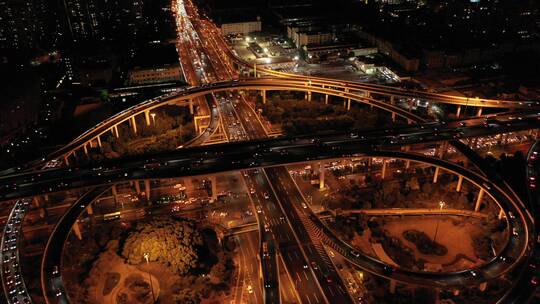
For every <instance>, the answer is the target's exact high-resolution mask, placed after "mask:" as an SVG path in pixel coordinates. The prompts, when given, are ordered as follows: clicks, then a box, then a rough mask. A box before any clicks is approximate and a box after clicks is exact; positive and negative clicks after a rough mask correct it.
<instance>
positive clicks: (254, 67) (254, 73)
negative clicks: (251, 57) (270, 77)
mask: <svg viewBox="0 0 540 304" xmlns="http://www.w3.org/2000/svg"><path fill="white" fill-rule="evenodd" d="M253 77H255V78H257V64H256V63H254V64H253Z"/></svg>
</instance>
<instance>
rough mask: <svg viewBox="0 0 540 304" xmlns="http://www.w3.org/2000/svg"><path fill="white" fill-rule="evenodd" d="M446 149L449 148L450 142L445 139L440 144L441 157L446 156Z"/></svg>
mask: <svg viewBox="0 0 540 304" xmlns="http://www.w3.org/2000/svg"><path fill="white" fill-rule="evenodd" d="M446 150H448V142H447V141H443V142H442V143H441V144H440V145H439V158H441V159H443V158H444V156H445V155H446Z"/></svg>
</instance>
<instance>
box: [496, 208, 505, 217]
mask: <svg viewBox="0 0 540 304" xmlns="http://www.w3.org/2000/svg"><path fill="white" fill-rule="evenodd" d="M503 217H504V210H502V209H501V210H499V216H497V218H498V219H499V220H501V219H502V218H503Z"/></svg>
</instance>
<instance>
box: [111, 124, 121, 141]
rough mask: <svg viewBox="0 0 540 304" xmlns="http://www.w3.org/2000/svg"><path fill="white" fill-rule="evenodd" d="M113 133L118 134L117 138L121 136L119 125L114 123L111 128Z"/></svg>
mask: <svg viewBox="0 0 540 304" xmlns="http://www.w3.org/2000/svg"><path fill="white" fill-rule="evenodd" d="M111 133H112V134H113V135H114V136H116V138H120V134H119V133H118V125H114V126H113V127H112V128H111Z"/></svg>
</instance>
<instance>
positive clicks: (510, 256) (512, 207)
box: [42, 147, 536, 303]
mask: <svg viewBox="0 0 540 304" xmlns="http://www.w3.org/2000/svg"><path fill="white" fill-rule="evenodd" d="M314 148H317V147H314ZM321 154H322V155H324V154H325V153H324V152H323V153H321ZM362 155H364V156H370V157H383V158H398V159H402V160H412V161H418V162H423V163H426V164H429V165H433V166H437V167H440V168H442V169H444V170H445V171H448V172H450V173H453V174H456V175H459V176H462V177H464V178H465V179H466V180H468V181H469V182H471V183H472V184H473V185H475V186H476V187H478V188H479V189H482V190H483V191H485V193H486V194H487V195H489V196H490V197H491V198H492V199H493V200H494V201H495V202H496V203H497V204H499V206H500V207H501V208H502V209H503V210H504V212H505V218H506V220H507V225H508V229H509V230H510V231H516V232H517V233H515V234H513V235H512V236H511V237H510V240H509V241H508V243H507V244H506V246H505V247H504V248H503V249H502V250H501V252H499V253H498V255H497V256H496V257H495V258H493V259H492V260H491V261H488V262H487V263H485V264H484V265H482V266H480V267H478V268H474V269H471V270H466V271H461V272H452V273H430V272H415V271H408V270H403V269H396V268H393V267H391V266H389V265H386V264H385V263H383V262H381V261H379V260H377V259H374V258H372V257H369V256H366V255H364V254H361V253H359V252H357V251H356V250H355V249H353V248H352V247H350V246H349V245H348V244H346V243H344V242H343V241H341V240H340V239H338V238H337V237H336V236H335V235H334V234H333V233H332V232H331V231H329V230H328V228H326V226H324V224H321V222H320V221H319V220H318V218H311V219H312V221H313V222H314V223H316V224H317V225H319V227H318V228H319V229H320V230H321V232H322V234H321V240H322V241H323V242H324V243H326V244H327V245H328V246H330V247H332V248H334V250H336V252H339V253H340V254H342V255H343V256H344V257H346V258H347V259H348V260H349V261H351V262H352V263H354V264H355V265H357V266H358V267H361V268H362V269H364V270H366V271H369V272H372V273H374V274H377V275H380V276H383V277H386V278H390V279H393V280H397V281H401V282H406V283H414V284H419V285H424V286H432V287H440V288H450V287H455V286H467V285H474V284H480V283H482V282H485V281H489V280H491V279H494V278H497V277H499V276H501V275H503V274H505V273H508V272H509V271H512V270H513V269H514V267H516V266H517V265H520V264H522V263H523V261H524V260H526V259H528V257H529V255H530V253H531V248H533V246H534V243H535V242H536V240H535V238H534V235H535V234H534V228H532V230H530V229H531V227H532V216H531V215H530V214H529V213H528V211H526V210H522V207H521V204H520V202H519V199H518V198H516V197H513V196H512V195H511V194H508V193H506V192H504V191H503V190H502V189H501V188H499V187H497V186H496V185H495V184H493V183H492V182H491V181H490V180H489V179H488V178H486V177H484V176H482V175H480V174H478V173H474V172H472V171H469V170H467V169H465V168H463V167H460V166H458V165H455V164H453V163H450V162H447V161H444V160H440V159H435V158H431V157H426V156H422V155H417V154H410V153H403V152H392V151H366V152H364V153H362ZM282 162H284V161H283V160H282ZM214 167H216V166H214ZM219 170H223V169H221V168H220V167H216V168H214V171H219ZM106 189H108V186H99V187H97V188H95V189H93V190H90V191H89V192H87V194H86V195H85V196H83V197H82V198H81V199H79V200H78V201H77V202H76V203H75V204H73V206H72V207H71V208H70V209H69V210H68V212H67V213H66V214H65V215H64V217H62V219H61V221H60V223H59V224H58V226H57V228H55V232H54V233H53V236H54V237H53V238H51V240H50V241H49V243H48V245H47V247H48V248H50V249H48V250H47V253H46V256H47V257H48V258H50V259H51V260H50V261H49V260H47V261H46V260H45V259H44V262H43V264H42V270H43V273H44V274H43V275H44V276H45V278H44V279H43V281H42V283H43V284H45V285H44V286H45V287H47V288H48V289H49V290H48V291H47V292H49V293H50V292H51V291H53V292H54V291H56V290H57V289H58V290H60V291H62V289H61V286H62V285H61V284H60V283H61V280H58V279H54V278H49V277H50V276H51V274H49V273H51V269H54V266H57V265H58V264H59V262H61V261H59V260H58V257H59V256H61V254H60V252H61V248H63V240H65V237H66V236H67V234H68V232H69V230H70V229H71V226H72V225H73V224H74V223H75V221H76V220H77V218H78V217H79V215H80V213H82V212H84V210H85V207H86V206H87V205H88V204H90V203H91V202H92V201H93V199H95V198H96V197H97V195H99V194H100V193H102V192H104V191H105V190H106ZM313 216H314V215H313ZM314 217H316V216H314ZM61 227H63V228H61ZM49 250H51V252H53V253H52V254H51V253H48V251H49ZM59 250H60V251H59ZM51 303H57V302H51Z"/></svg>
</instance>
